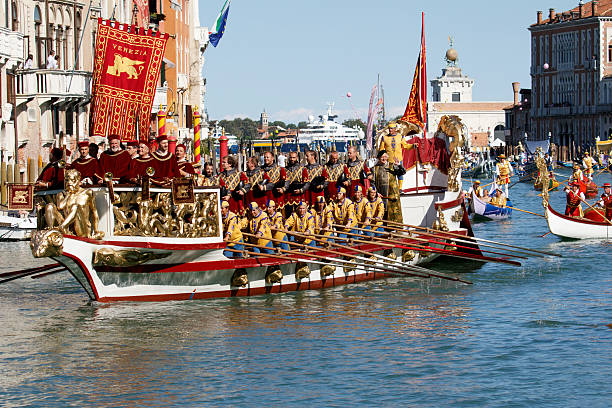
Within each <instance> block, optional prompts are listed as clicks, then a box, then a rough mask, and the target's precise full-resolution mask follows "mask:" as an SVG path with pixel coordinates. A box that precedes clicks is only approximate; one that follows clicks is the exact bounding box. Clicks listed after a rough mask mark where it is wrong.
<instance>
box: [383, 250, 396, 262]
mask: <svg viewBox="0 0 612 408" xmlns="http://www.w3.org/2000/svg"><path fill="white" fill-rule="evenodd" d="M383 256H385V257H387V258H389V259H393V260H396V259H397V255H395V251H393V249H385V252H383Z"/></svg>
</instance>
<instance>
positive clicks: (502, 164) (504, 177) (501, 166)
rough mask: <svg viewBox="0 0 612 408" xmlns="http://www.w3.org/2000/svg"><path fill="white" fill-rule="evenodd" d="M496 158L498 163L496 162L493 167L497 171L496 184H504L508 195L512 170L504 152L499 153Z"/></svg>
mask: <svg viewBox="0 0 612 408" xmlns="http://www.w3.org/2000/svg"><path fill="white" fill-rule="evenodd" d="M497 158H498V159H499V163H497V166H496V168H495V172H496V173H497V185H498V186H504V188H505V190H506V191H505V194H506V197H508V184H509V183H510V177H512V175H513V174H514V172H513V171H512V166H511V165H510V162H508V160H506V155H505V154H500V155H499V156H497Z"/></svg>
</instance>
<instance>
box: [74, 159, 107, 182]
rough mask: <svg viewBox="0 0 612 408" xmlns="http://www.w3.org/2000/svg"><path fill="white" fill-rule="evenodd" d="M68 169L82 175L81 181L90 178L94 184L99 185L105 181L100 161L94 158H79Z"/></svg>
mask: <svg viewBox="0 0 612 408" xmlns="http://www.w3.org/2000/svg"><path fill="white" fill-rule="evenodd" d="M68 168H69V169H74V170H76V171H78V172H79V173H81V180H85V179H86V178H89V179H90V180H91V181H92V183H93V184H97V183H98V182H100V181H101V180H103V179H104V173H103V172H102V171H101V170H100V164H99V163H98V160H96V159H94V158H93V157H87V158H85V159H83V158H81V157H79V158H78V159H76V160H75V161H73V162H72V163H71V164H70V166H68Z"/></svg>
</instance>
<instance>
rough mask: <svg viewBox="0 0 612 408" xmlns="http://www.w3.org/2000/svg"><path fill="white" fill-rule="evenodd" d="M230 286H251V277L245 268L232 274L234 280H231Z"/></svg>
mask: <svg viewBox="0 0 612 408" xmlns="http://www.w3.org/2000/svg"><path fill="white" fill-rule="evenodd" d="M230 284H231V285H232V286H240V287H242V288H244V287H246V285H248V284H249V276H248V275H247V271H246V269H244V268H240V269H236V270H235V271H234V273H233V274H232V279H231V280H230Z"/></svg>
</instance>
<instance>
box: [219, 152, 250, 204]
mask: <svg viewBox="0 0 612 408" xmlns="http://www.w3.org/2000/svg"><path fill="white" fill-rule="evenodd" d="M222 163H223V171H222V172H221V174H220V175H219V185H220V186H221V199H222V200H223V201H227V202H228V203H229V205H230V207H229V208H230V211H231V212H233V213H234V214H239V215H243V214H244V195H245V194H246V192H247V191H248V189H249V187H250V186H249V185H248V184H249V178H248V177H247V176H246V174H244V173H243V172H241V171H239V170H238V169H236V165H237V164H238V163H236V159H234V157H233V156H225V157H224V158H223V161H222Z"/></svg>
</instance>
